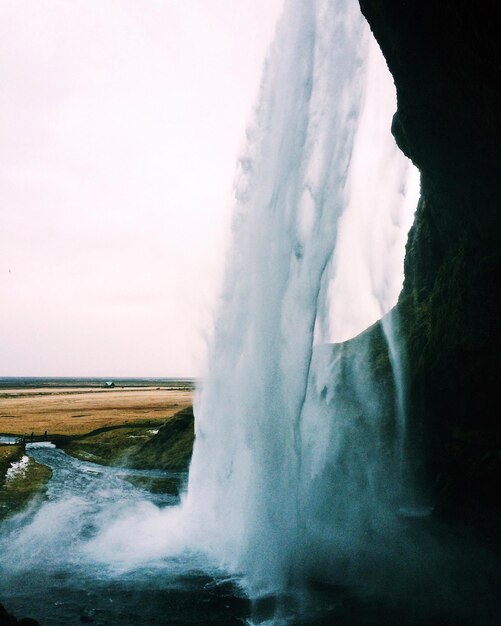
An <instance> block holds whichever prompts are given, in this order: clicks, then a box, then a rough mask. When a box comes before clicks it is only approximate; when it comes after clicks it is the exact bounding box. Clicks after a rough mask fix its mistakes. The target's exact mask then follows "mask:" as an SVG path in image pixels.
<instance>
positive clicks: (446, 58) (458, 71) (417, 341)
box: [360, 0, 501, 517]
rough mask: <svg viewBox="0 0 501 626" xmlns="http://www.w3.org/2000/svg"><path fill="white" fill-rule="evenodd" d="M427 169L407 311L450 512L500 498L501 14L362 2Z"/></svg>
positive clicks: (426, 433) (480, 5)
mask: <svg viewBox="0 0 501 626" xmlns="http://www.w3.org/2000/svg"><path fill="white" fill-rule="evenodd" d="M360 5H361V8H362V12H363V13H364V15H365V17H366V18H367V20H368V22H369V25H370V27H371V29H372V31H373V33H374V35H375V37H376V39H377V40H378V42H379V44H380V46H381V49H382V51H383V54H384V56H385V58H386V60H387V63H388V66H389V69H390V71H391V73H392V74H393V77H394V80H395V85H396V88H397V98H398V109H397V112H396V114H395V117H394V121H393V128H392V131H393V134H394V136H395V138H396V140H397V143H398V145H399V146H400V148H401V149H402V150H403V152H404V153H405V154H406V155H407V156H409V157H410V158H411V159H412V161H413V162H414V163H415V164H416V165H417V167H418V168H419V169H420V171H421V198H420V201H419V206H418V209H417V213H416V220H415V224H414V226H413V228H412V230H411V233H410V235H409V240H408V244H407V251H406V259H405V284H404V290H403V293H402V295H401V298H400V301H399V304H398V313H399V316H400V320H401V324H402V332H403V338H404V341H405V344H406V349H407V355H408V364H409V370H408V384H409V395H408V412H409V419H410V424H411V434H413V435H414V437H415V441H416V443H417V445H418V446H420V447H421V451H422V452H423V453H424V460H425V467H426V476H425V482H427V484H428V486H430V487H431V488H432V489H433V491H434V498H435V499H436V503H437V512H438V513H439V514H442V515H447V516H452V517H457V516H458V515H459V514H461V515H465V514H467V515H477V516H478V515H479V514H483V513H484V512H485V510H488V509H490V510H491V511H492V508H493V506H494V504H495V502H497V501H498V500H499V498H498V497H497V489H498V487H497V485H498V483H497V480H498V479H499V468H500V460H499V457H500V454H501V453H500V445H499V438H498V433H499V425H498V413H499V401H500V397H499V396H500V394H499V388H500V386H501V379H500V373H501V362H500V354H501V332H500V319H499V311H500V306H499V305H500V282H501V247H500V239H501V201H500V187H501V185H500V181H501V172H500V171H499V170H500V148H501V36H500V33H501V4H499V3H497V2H496V1H495V0H492V1H489V0H480V1H479V2H474V3H473V2H469V1H468V0H441V1H440V2H437V1H432V0H425V1H424V2H411V1H406V0H385V1H384V2H381V1H380V0H360Z"/></svg>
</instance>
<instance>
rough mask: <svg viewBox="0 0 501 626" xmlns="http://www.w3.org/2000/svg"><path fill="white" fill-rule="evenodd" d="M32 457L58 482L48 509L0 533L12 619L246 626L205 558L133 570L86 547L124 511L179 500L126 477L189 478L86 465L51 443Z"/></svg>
mask: <svg viewBox="0 0 501 626" xmlns="http://www.w3.org/2000/svg"><path fill="white" fill-rule="evenodd" d="M27 453H28V454H29V456H31V457H33V459H35V460H36V461H37V462H39V463H43V464H44V465H47V466H49V467H50V468H51V469H52V471H53V476H52V478H51V480H50V481H49V484H48V489H47V499H46V502H44V503H43V504H42V505H41V506H33V507H32V508H31V509H28V510H27V511H25V512H23V513H21V514H19V515H16V516H14V517H13V518H11V519H9V520H7V521H6V522H4V524H3V526H2V529H1V534H0V550H1V553H0V601H1V602H2V603H4V604H5V606H6V607H7V608H8V610H9V611H10V612H12V613H14V614H15V615H16V616H17V617H18V618H20V617H23V616H30V617H33V618H35V619H37V620H38V621H39V622H40V624H42V625H43V626H49V625H59V624H60V625H63V624H64V625H65V626H67V625H68V624H85V623H91V624H103V625H104V624H123V625H125V626H128V625H131V626H132V625H133V624H134V625H137V624H148V625H149V624H151V625H153V624H155V625H156V624H184V623H186V624H205V623H210V624H212V623H214V624H234V623H235V624H238V623H239V624H242V623H243V621H242V620H243V618H244V617H245V615H246V611H247V604H248V603H247V601H246V600H244V599H243V598H241V597H238V592H237V588H236V586H235V585H234V584H233V583H232V581H228V580H227V579H226V578H225V577H224V575H223V574H222V573H221V572H220V571H219V570H218V569H217V568H216V567H214V566H213V565H211V564H210V563H209V562H208V560H207V559H206V558H205V557H203V556H202V555H200V554H196V553H185V554H183V555H182V557H171V558H168V559H161V558H160V559H156V560H155V559H153V560H152V562H151V565H150V566H149V567H144V565H140V566H135V567H131V565H130V564H129V563H127V562H126V561H125V560H123V559H122V560H120V559H118V561H117V562H114V561H112V562H103V561H102V560H100V559H99V554H97V555H96V554H95V551H93V550H92V549H89V546H92V541H93V539H94V538H95V537H97V536H98V535H99V534H100V533H101V532H102V529H103V528H105V527H107V526H109V525H110V523H111V522H112V521H116V520H117V519H120V518H121V517H123V516H125V515H126V514H127V512H130V511H134V512H135V513H138V512H141V511H143V512H144V515H145V516H146V515H148V514H151V511H154V510H156V509H157V510H163V509H164V508H165V507H171V506H172V505H174V504H177V503H178V502H179V498H178V497H177V496H176V495H169V494H152V493H150V492H148V491H146V490H144V489H142V488H140V487H137V486H135V485H134V484H131V483H130V482H128V479H132V480H134V479H137V478H163V479H172V480H173V481H174V480H175V481H179V480H181V482H182V481H183V480H184V478H185V477H184V476H182V475H179V474H175V473H173V472H163V471H145V470H131V469H124V468H116V467H104V466H100V465H95V464H93V463H86V462H83V461H80V460H78V459H76V458H73V457H71V456H69V455H67V454H66V453H65V452H63V451H62V450H60V449H57V448H55V447H51V444H46V445H43V446H40V447H30V446H28V450H27ZM131 544H132V545H133V544H134V537H132V539H131ZM240 618H241V619H240Z"/></svg>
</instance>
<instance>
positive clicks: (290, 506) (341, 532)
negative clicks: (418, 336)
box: [182, 0, 410, 595]
mask: <svg viewBox="0 0 501 626" xmlns="http://www.w3.org/2000/svg"><path fill="white" fill-rule="evenodd" d="M373 49H374V43H373V42H371V39H370V33H369V31H368V28H367V26H366V24H365V23H364V20H363V18H362V16H361V14H360V11H359V8H358V6H357V4H356V3H353V2H351V1H350V0H315V1H312V2H303V1H302V0H290V1H288V2H287V3H286V6H285V10H284V14H283V16H282V19H281V21H280V23H279V25H278V27H277V33H276V39H275V42H274V44H273V47H272V50H271V52H270V55H269V58H268V61H267V63H266V66H265V70H264V78H263V81H262V85H261V89H260V94H259V99H258V105H257V107H256V109H255V112H254V119H253V123H252V124H251V125H250V127H249V129H248V131H247V146H246V151H245V153H244V154H243V156H242V157H241V158H240V160H239V167H238V175H237V181H236V207H235V215H234V223H233V245H232V250H231V253H230V258H229V261H228V268H227V273H226V279H225V286H224V292H223V296H222V302H221V307H220V313H219V316H218V319H217V322H216V327H215V332H214V340H213V345H212V350H211V354H210V358H209V369H208V376H207V379H206V381H205V382H204V385H203V390H202V393H201V398H200V401H199V403H198V406H197V407H196V443H195V448H194V454H193V460H192V464H191V467H190V477H189V485H188V491H187V495H186V497H185V499H184V502H183V506H182V509H183V515H184V516H185V520H186V524H187V525H189V526H190V527H195V528H199V529H202V528H203V534H204V549H205V550H206V551H208V552H210V553H211V554H212V555H213V556H214V557H215V558H216V559H217V560H218V562H219V563H221V564H222V565H223V566H224V567H225V568H226V569H228V570H229V571H233V572H238V573H243V574H244V576H245V581H246V584H247V585H248V590H249V592H250V593H251V594H252V595H260V594H264V593H268V592H272V591H276V590H278V589H283V588H284V587H286V586H288V585H291V584H292V585H293V584H295V583H297V582H300V581H301V580H302V579H303V578H307V577H308V576H312V575H314V571H315V570H318V568H319V567H321V563H324V562H326V561H329V565H328V567H331V566H332V564H333V563H334V565H335V563H336V562H337V563H339V562H341V560H342V557H343V555H344V554H345V553H346V552H347V551H348V550H353V547H354V546H355V547H356V546H359V547H361V546H362V545H363V542H364V541H366V540H367V533H369V532H371V531H374V530H378V529H380V528H382V527H384V526H385V525H386V524H387V523H389V520H391V514H390V513H389V512H388V508H387V499H385V498H384V497H382V498H381V490H383V492H384V486H383V487H381V480H382V478H381V477H382V476H383V474H384V472H385V471H386V470H385V468H383V469H380V468H379V466H378V463H379V460H378V459H379V458H380V456H381V455H380V454H379V453H380V452H381V450H380V448H381V446H382V445H383V444H381V443H380V441H381V440H382V438H383V431H384V430H385V429H387V428H388V423H387V422H388V420H385V419H383V416H382V415H380V414H378V413H379V412H381V411H384V407H382V406H381V403H380V401H379V399H378V397H377V390H376V389H374V388H367V383H366V381H365V380H362V379H361V378H360V376H358V373H357V370H360V369H361V367H362V362H363V359H364V355H365V353H366V349H367V348H366V347H364V345H363V342H359V343H360V349H359V350H358V352H357V354H356V355H355V356H354V358H353V359H352V360H351V363H352V365H351V367H352V369H353V371H352V372H351V374H352V375H351V381H352V382H351V391H350V392H348V390H347V389H346V388H345V389H344V390H341V391H340V388H341V386H342V384H343V381H344V377H345V375H346V371H344V372H342V371H339V367H341V366H340V364H341V361H342V359H341V357H342V352H343V351H342V350H341V351H339V350H337V351H336V350H335V349H334V351H333V350H332V349H331V347H329V346H325V345H324V347H323V348H322V346H321V345H319V346H318V347H315V348H314V345H315V344H322V343H323V344H325V342H326V341H329V338H330V334H329V333H331V334H332V332H333V331H332V328H333V327H334V328H335V329H336V328H337V332H338V334H341V335H342V334H343V333H346V332H347V333H348V335H349V336H352V335H353V334H355V333H354V330H353V329H351V330H346V328H344V329H343V328H342V326H343V324H342V323H337V321H336V319H337V318H338V317H339V319H341V318H343V316H344V318H347V316H346V310H345V312H344V313H343V314H341V313H339V315H336V310H337V309H338V308H339V302H341V300H342V298H343V297H344V296H345V295H346V293H348V292H350V289H345V288H344V287H343V281H344V282H346V280H348V281H349V280H350V278H348V279H347V278H346V276H348V277H350V273H349V272H350V270H349V268H348V274H345V278H344V279H341V278H339V276H340V275H342V271H343V265H345V264H346V263H348V265H349V262H350V258H351V260H352V261H353V258H354V257H353V251H351V250H350V243H349V238H347V237H346V236H344V239H343V232H345V235H346V224H343V221H344V222H346V223H348V222H349V219H348V218H349V216H350V210H351V211H352V212H353V210H355V211H356V210H357V207H358V206H359V205H360V199H361V197H362V196H363V197H364V198H365V201H367V199H368V200H369V202H370V203H372V213H371V217H370V219H369V222H368V224H366V225H365V230H364V236H365V237H366V240H365V241H364V239H360V238H359V239H357V238H355V240H354V242H352V243H353V244H354V246H355V247H356V246H357V245H358V246H359V247H360V246H362V248H359V249H360V250H361V252H362V256H361V257H359V258H358V261H357V263H359V265H360V259H362V264H363V266H364V267H365V270H364V271H365V272H366V274H367V276H368V277H369V282H371V283H372V284H371V285H370V294H371V295H370V297H371V298H372V300H373V301H375V302H376V303H377V304H378V307H376V308H377V310H376V312H375V315H374V311H371V307H368V308H369V312H368V313H367V311H360V310H359V311H357V314H358V323H359V325H360V324H361V326H360V327H358V328H357V329H356V330H357V331H360V330H362V329H363V328H364V327H366V326H368V325H369V324H370V323H371V322H372V321H374V320H375V319H377V318H379V317H381V316H382V315H383V314H384V313H386V312H387V311H388V310H389V308H390V307H391V306H392V305H393V304H395V301H396V298H397V296H398V291H399V289H400V288H401V282H402V275H403V270H402V259H403V245H404V241H405V236H406V232H407V231H406V229H407V228H408V226H409V225H410V219H409V220H407V222H406V221H405V220H404V219H403V218H402V204H403V191H402V187H403V186H404V183H405V180H406V177H407V174H408V165H407V163H406V162H404V160H403V157H401V156H400V155H399V154H398V152H397V149H396V147H395V146H394V143H393V140H392V138H391V136H390V132H389V120H387V127H386V128H385V129H384V133H385V135H384V138H383V141H384V149H383V152H384V158H385V159H386V161H385V162H384V163H383V165H382V166H380V171H379V173H378V170H370V169H367V168H370V165H371V164H370V159H369V163H367V158H365V159H364V151H367V150H369V151H370V150H371V149H374V150H376V151H377V150H378V146H377V145H376V144H374V141H380V139H381V130H380V129H379V127H378V133H376V135H375V139H373V143H372V146H367V145H363V144H364V140H365V139H364V137H362V136H361V133H360V129H361V128H362V127H363V128H366V127H367V124H368V122H367V120H369V121H370V120H371V119H372V118H373V117H374V116H371V115H370V114H369V113H368V111H369V112H370V111H371V106H372V105H371V102H370V100H369V96H370V95H371V93H372V92H371V89H372V91H374V88H375V86H376V87H377V84H376V83H375V82H374V73H373V72H372V73H371V63H370V60H371V59H372V58H373V54H371V53H370V50H373ZM379 67H381V61H379ZM382 67H383V69H384V71H386V72H387V70H386V68H385V67H384V63H383V65H382ZM371 80H372V83H371ZM376 81H377V78H376ZM371 85H372V87H371ZM390 100H391V99H390ZM390 105H391V106H393V107H394V101H391V102H390ZM387 109H388V107H386V109H385V110H386V111H387ZM364 120H365V121H364ZM373 121H374V120H373ZM369 126H370V124H369ZM386 146H390V148H389V149H388V148H386ZM366 156H367V154H366ZM388 169H390V170H391V172H392V174H391V175H390V176H388V175H387V174H386V173H385V172H386V171H387V170H388ZM381 175H382V176H383V179H384V181H386V185H385V184H384V181H382V180H381ZM388 186H389V187H388ZM393 186H396V193H394V192H393V191H392V187H393ZM381 187H382V188H381ZM388 188H389V189H390V193H389V196H386V197H385V193H386V191H387V190H388ZM371 190H372V193H373V194H377V198H372V199H371V198H370V194H371ZM389 198H391V200H390V199H389ZM354 205H355V206H354ZM350 207H351V209H350ZM376 209H377V210H376ZM382 211H383V212H384V211H386V213H385V215H386V217H387V218H388V219H389V220H390V222H392V224H393V228H392V230H391V229H390V232H389V233H388V231H387V230H386V231H385V230H384V227H385V225H384V220H383V222H382V226H381V227H379V228H378V233H379V235H378V236H379V239H377V237H376V239H375V240H374V239H372V240H370V236H371V234H372V235H373V233H372V232H371V224H372V226H375V225H376V224H378V223H381V219H382V218H381V213H382ZM369 213H370V210H369ZM355 222H356V219H355ZM390 226H391V224H390ZM343 229H344V230H343ZM395 233H397V234H398V237H399V238H400V239H398V237H397V239H398V241H397V242H396V241H395ZM388 235H389V236H390V238H392V242H390V244H387V242H385V241H384V238H385V237H386V236H388ZM367 241H369V242H370V245H368V247H367V248H365V247H363V246H364V245H365V244H366V243H367ZM336 242H338V244H339V246H338V249H336ZM343 250H344V252H345V254H341V256H340V254H339V252H340V251H341V252H342V251H343ZM395 255H396V256H395ZM395 258H397V261H396V262H395ZM381 259H383V261H381ZM388 259H389V260H388ZM395 268H396V269H395ZM388 273H389V275H388ZM351 276H352V279H353V280H355V279H356V276H354V275H353V274H351ZM336 281H337V282H336ZM336 285H337V286H336ZM351 291H353V286H352V289H351ZM355 291H356V286H355ZM333 294H334V295H333ZM347 300H348V301H349V298H347ZM333 302H334V304H333ZM366 308H367V307H366ZM371 315H373V317H372V319H371ZM368 316H369V317H368ZM348 317H349V316H348ZM364 325H365V326H364ZM340 327H341V330H340ZM335 332H336V330H335V331H334V333H335ZM387 336H388V337H390V339H391V338H392V337H393V334H392V333H391V332H388V334H387ZM343 338H347V337H343ZM389 343H390V345H391V350H390V352H391V357H392V362H393V364H394V368H395V369H394V371H395V372H396V373H397V376H396V377H395V380H396V383H397V385H396V386H397V387H398V386H399V385H400V384H401V380H400V379H399V377H401V372H400V370H399V369H398V368H399V357H398V350H397V349H396V348H395V343H394V342H393V341H390V342H389ZM336 367H337V368H338V370H336ZM341 369H343V367H341ZM344 370H346V367H344ZM399 393H401V392H399ZM350 395H351V396H353V397H352V398H351V397H350ZM400 397H401V398H403V396H400ZM353 398H358V399H361V398H363V399H364V403H365V404H364V410H365V412H366V415H365V416H364V417H360V416H359V415H355V414H354V413H353V411H355V412H356V410H358V408H357V409H354V408H353V402H352V400H353ZM368 398H371V401H370V402H368V400H367V399H368ZM402 401H403V400H402ZM348 405H349V406H348ZM347 407H348V408H347ZM400 409H401V410H402V407H400ZM378 446H379V447H378ZM383 496H384V494H383ZM200 532H201V531H200ZM331 561H332V563H331Z"/></svg>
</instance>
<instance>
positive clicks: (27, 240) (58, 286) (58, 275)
mask: <svg viewBox="0 0 501 626" xmlns="http://www.w3.org/2000/svg"><path fill="white" fill-rule="evenodd" d="M281 5H282V0H148V1H147V2H146V1H145V0H2V2H1V3H0V81H1V82H0V138H1V140H0V198H1V204H0V351H1V352H0V376H15V375H18V376H23V375H25V376H27V375H36V376H55V375H59V376H72V375H73V376H129V375H136V376H197V375H199V374H200V373H201V371H202V369H201V364H202V361H203V355H204V333H205V332H206V330H207V327H208V323H209V320H210V319H211V310H212V308H213V306H214V294H215V292H216V285H217V283H218V279H219V274H220V270H221V266H222V257H223V250H224V244H225V241H226V238H227V229H228V219H229V209H230V208H231V198H232V183H233V176H234V172H235V163H236V159H237V156H238V153H239V150H240V148H241V147H242V146H243V143H244V131H245V126H246V122H247V121H248V119H249V116H250V111H251V107H252V104H253V103H254V101H255V97H256V94H257V88H258V84H259V78H260V74H261V68H262V63H263V60H264V56H265V53H266V50H267V47H268V45H269V43H270V41H271V38H272V35H273V31H274V27H275V23H276V20H277V18H278V15H279V13H280V9H281Z"/></svg>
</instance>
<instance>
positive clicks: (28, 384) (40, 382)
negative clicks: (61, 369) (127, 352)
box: [0, 376, 196, 389]
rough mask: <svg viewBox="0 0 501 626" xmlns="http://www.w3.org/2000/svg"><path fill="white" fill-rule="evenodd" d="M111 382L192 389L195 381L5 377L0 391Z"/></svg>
mask: <svg viewBox="0 0 501 626" xmlns="http://www.w3.org/2000/svg"><path fill="white" fill-rule="evenodd" d="M109 382H112V383H113V384H114V386H115V387H118V388H120V387H166V388H170V387H176V388H179V387H186V388H187V389H193V387H194V386H195V383H196V380H195V379H193V378H113V377H112V376H110V377H106V378H105V377H103V378H101V377H95V378H90V377H85V378H77V377H69V378H67V377H54V378H49V377H33V376H24V377H21V376H5V377H0V389H6V388H9V389H33V388H36V387H49V388H50V387H104V386H105V385H106V383H109Z"/></svg>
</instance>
